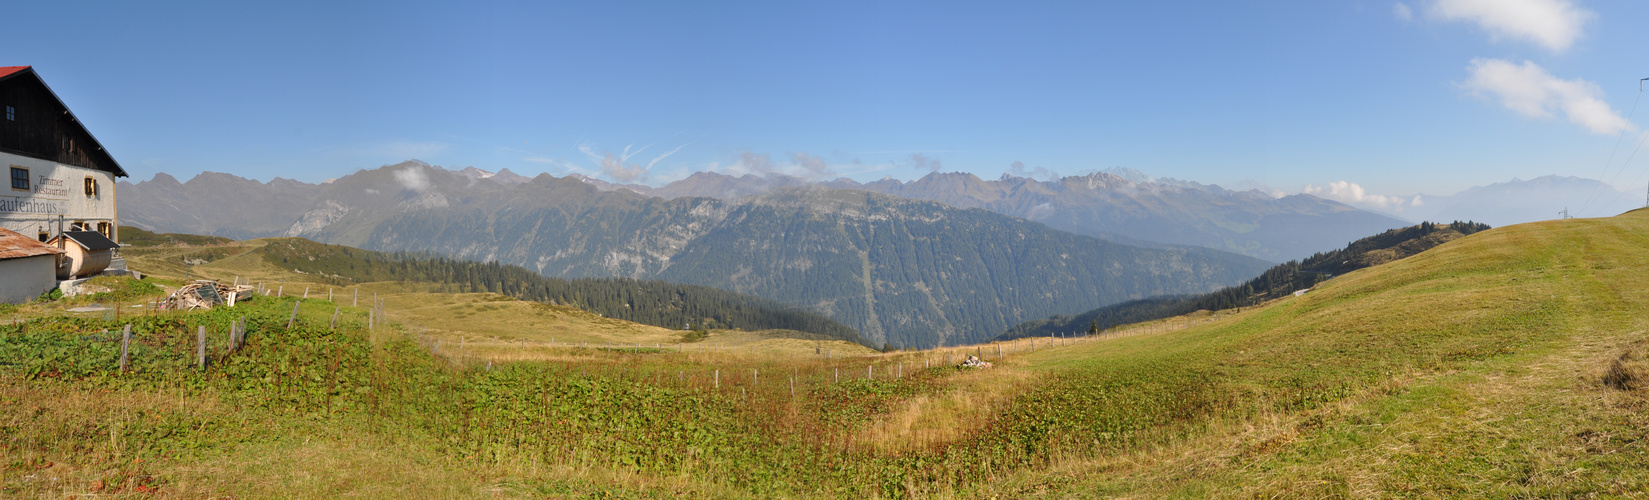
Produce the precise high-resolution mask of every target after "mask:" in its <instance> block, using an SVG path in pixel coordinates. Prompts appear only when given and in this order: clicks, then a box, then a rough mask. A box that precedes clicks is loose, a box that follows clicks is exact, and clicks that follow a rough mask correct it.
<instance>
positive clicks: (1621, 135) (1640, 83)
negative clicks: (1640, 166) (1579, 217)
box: [1578, 78, 1649, 213]
mask: <svg viewBox="0 0 1649 500" xmlns="http://www.w3.org/2000/svg"><path fill="white" fill-rule="evenodd" d="M1644 80H1649V78H1644V79H1643V80H1638V96H1637V97H1636V98H1633V99H1632V110H1631V111H1628V112H1627V113H1626V123H1628V124H1630V123H1632V117H1633V116H1635V115H1637V112H1638V101H1642V100H1643V81H1644ZM1625 138H1626V129H1621V131H1620V133H1619V134H1616V135H1615V147H1614V149H1611V150H1609V159H1608V160H1604V162H1603V174H1602V175H1599V176H1598V179H1597V180H1598V182H1604V184H1603V185H1600V186H1595V187H1593V188H1592V194H1591V195H1590V196H1587V197H1586V202H1585V203H1582V204H1581V205H1580V210H1578V211H1579V212H1580V213H1586V209H1587V208H1590V207H1591V206H1592V202H1593V201H1596V199H1597V197H1598V195H1599V194H1601V193H1602V192H1603V186H1611V187H1613V186H1614V181H1615V179H1610V180H1609V181H1607V182H1605V181H1604V180H1603V179H1604V178H1607V177H1609V165H1610V164H1612V163H1614V162H1615V155H1616V154H1619V153H1620V141H1621V140H1622V139H1625ZM1639 146H1642V144H1639ZM1625 171H1626V164H1624V163H1623V164H1621V166H1620V171H1619V172H1616V173H1615V177H1616V178H1619V177H1620V174H1621V172H1625ZM1633 184H1636V182H1633ZM1617 199H1618V197H1617ZM1611 203H1612V202H1611Z"/></svg>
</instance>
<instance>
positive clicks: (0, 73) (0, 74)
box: [0, 66, 29, 78]
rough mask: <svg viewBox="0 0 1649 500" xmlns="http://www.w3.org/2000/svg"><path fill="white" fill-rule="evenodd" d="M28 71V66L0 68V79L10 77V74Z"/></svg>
mask: <svg viewBox="0 0 1649 500" xmlns="http://www.w3.org/2000/svg"><path fill="white" fill-rule="evenodd" d="M25 69H29V67H28V66H0V78H5V77H7V76H11V74H12V73H16V72H18V71H23V70H25Z"/></svg>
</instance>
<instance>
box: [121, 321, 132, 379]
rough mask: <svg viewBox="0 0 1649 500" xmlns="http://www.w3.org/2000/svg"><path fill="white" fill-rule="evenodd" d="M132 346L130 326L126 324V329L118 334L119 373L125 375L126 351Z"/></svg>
mask: <svg viewBox="0 0 1649 500" xmlns="http://www.w3.org/2000/svg"><path fill="white" fill-rule="evenodd" d="M131 345H132V324H131V323H127V324H126V329H125V330H123V331H121V332H120V373H126V359H127V353H128V352H130V351H129V350H128V349H129V348H130V346H131Z"/></svg>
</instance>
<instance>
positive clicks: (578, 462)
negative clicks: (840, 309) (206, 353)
mask: <svg viewBox="0 0 1649 500" xmlns="http://www.w3.org/2000/svg"><path fill="white" fill-rule="evenodd" d="M145 251H148V252H152V253H150V254H147V255H143V256H136V255H133V254H131V253H129V254H128V258H129V259H132V261H133V267H134V268H138V269H145V270H147V269H146V268H145V266H148V265H151V264H150V262H151V261H146V260H144V259H152V263H153V265H155V266H156V267H155V269H156V271H152V272H155V273H157V274H161V273H166V274H169V275H170V274H171V273H172V272H173V270H171V269H169V268H165V267H164V266H165V265H166V263H168V262H174V261H175V262H182V258H183V257H186V256H187V255H191V254H194V255H199V254H197V252H202V251H203V248H191V247H156V248H155V249H154V250H152V251H151V250H145ZM212 257H213V259H212V260H211V261H210V262H206V263H203V264H200V265H198V266H196V267H195V270H194V271H192V272H195V273H206V274H208V275H214V276H217V277H220V278H223V279H229V278H230V277H231V276H243V277H249V278H251V279H253V280H254V281H268V282H275V281H286V282H288V286H291V284H293V283H299V282H301V281H302V279H301V276H293V275H292V274H291V273H290V272H289V271H288V272H284V273H285V274H283V271H281V270H279V269H272V268H269V267H268V266H266V265H263V264H262V262H261V261H258V262H237V261H236V260H235V259H237V258H239V257H237V255H236V254H235V252H234V251H229V252H224V253H223V254H222V255H214V256H212ZM200 259H202V260H204V259H205V257H200ZM258 266H263V267H258ZM1645 269H1649V211H1638V212H1633V213H1629V214H1626V215H1622V216H1618V217H1613V218H1605V219H1571V220H1562V221H1550V222H1542V223H1534V224H1523V225H1517V226H1510V227H1504V228H1498V229H1493V230H1489V231H1485V232H1482V233H1478V234H1474V235H1472V236H1469V237H1466V238H1461V239H1459V240H1456V241H1453V242H1450V243H1448V244H1445V245H1443V246H1440V247H1438V248H1435V249H1433V250H1429V251H1426V252H1423V253H1420V254H1418V255H1415V256H1412V257H1409V258H1405V259H1402V260H1398V261H1395V262H1391V263H1388V264H1384V265H1381V266H1377V267H1373V268H1368V269H1363V270H1359V271H1355V272H1352V273H1348V274H1346V275H1343V276H1340V277H1337V278H1334V279H1333V280H1330V281H1328V282H1326V283H1323V284H1322V285H1320V286H1318V287H1317V288H1315V289H1314V290H1313V291H1311V292H1310V293H1307V294H1305V295H1303V296H1299V297H1289V298H1284V299H1281V300H1277V301H1274V302H1271V303H1267V304H1265V305H1262V306H1258V307H1252V308H1246V309H1243V310H1240V311H1224V312H1221V313H1220V314H1217V315H1209V314H1207V313H1202V314H1200V315H1193V316H1191V317H1185V318H1175V319H1171V320H1165V321H1161V322H1157V323H1156V324H1153V325H1148V326H1149V328H1144V327H1142V326H1136V327H1133V328H1131V329H1129V330H1127V331H1126V332H1114V333H1113V334H1108V335H1105V336H1102V337H1098V338H1088V339H1082V340H1080V341H1074V342H1073V341H1070V340H1065V341H1055V340H1054V339H1048V338H1040V339H1034V342H1036V348H1035V350H1034V351H1033V350H1032V348H1031V344H1030V342H1032V341H1019V342H1014V343H1008V344H1002V345H1000V346H997V345H992V346H965V347H956V348H951V349H946V350H936V351H923V352H901V353H886V354H872V353H870V352H869V351H868V350H866V351H859V352H854V351H850V350H848V349H845V348H844V349H842V350H832V352H831V354H830V356H828V357H826V356H823V355H820V354H815V352H822V351H825V350H827V349H826V348H824V347H822V345H821V343H820V342H819V341H815V340H809V339H805V338H793V337H792V338H786V337H783V336H782V333H774V332H731V331H713V332H710V333H709V334H708V335H706V336H704V337H703V338H686V337H684V336H683V335H682V334H683V333H684V332H680V331H675V330H669V329H663V328H655V327H644V328H643V327H641V326H642V325H634V326H626V325H620V324H612V321H613V320H609V319H606V318H600V317H599V316H596V317H590V315H589V314H588V313H582V314H583V315H581V311H577V310H569V309H565V308H559V307H558V306H541V305H535V304H528V303H521V302H516V301H511V300H500V299H502V297H499V296H496V295H489V294H437V293H434V292H432V291H430V290H424V289H419V288H418V285H412V284H398V283H380V284H369V285H363V286H362V287H361V290H363V294H364V293H366V292H367V291H370V292H373V293H377V294H380V296H382V297H384V298H385V301H386V308H387V310H388V314H389V318H390V320H391V321H390V324H389V325H388V326H381V327H379V328H372V329H369V328H367V326H366V314H367V313H366V308H365V305H366V302H367V301H365V300H363V301H362V307H351V301H350V300H349V299H346V298H345V296H344V294H342V293H340V292H338V291H336V290H335V291H334V296H333V300H332V301H328V300H327V299H326V298H325V297H324V296H318V295H319V294H318V293H317V292H316V291H315V290H311V291H310V294H311V298H310V299H309V300H306V301H304V302H303V304H304V305H303V306H301V308H300V313H299V315H300V319H299V320H298V321H297V322H296V325H295V326H293V327H291V328H288V327H287V319H288V316H287V315H288V314H290V312H291V311H292V309H293V303H294V301H295V300H296V299H295V298H294V297H292V294H293V293H301V292H294V291H293V290H291V289H287V290H286V292H285V293H286V295H287V296H286V297H281V298H274V297H261V298H258V299H255V300H253V301H251V302H248V303H246V304H243V305H241V306H238V307H236V308H233V309H219V310H214V311H209V312H195V313H159V314H147V315H129V316H127V317H122V318H119V319H115V318H106V317H102V316H97V317H70V316H68V315H61V314H50V313H49V312H50V311H48V310H46V309H44V307H45V306H28V307H26V308H20V309H17V310H15V311H12V312H13V313H14V315H15V316H20V317H23V318H27V319H28V320H27V321H26V322H24V323H22V324H4V323H0V436H3V438H0V495H3V496H8V497H25V498H33V497H39V498H46V497H52V498H57V497H63V496H70V495H89V494H100V495H114V496H121V495H126V496H139V495H150V494H159V495H167V496H178V497H196V496H214V497H222V496H233V497H331V496H343V495H352V496H372V497H382V496H395V497H413V498H425V497H427V498H453V497H551V498H583V497H597V498H615V497H616V498H655V497H680V496H692V497H728V498H769V497H795V498H813V497H822V498H840V497H853V498H878V497H893V498H899V497H924V498H926V497H934V498H953V497H968V498H1083V497H1095V498H1098V497H1141V498H1157V497H1256V496H1265V497H1279V496H1280V497H1573V496H1593V495H1602V496H1633V495H1637V494H1641V493H1639V492H1641V491H1645V490H1649V450H1645V442H1646V438H1649V436H1646V432H1649V430H1646V429H1649V425H1646V424H1649V411H1646V410H1649V405H1646V400H1645V396H1646V395H1649V392H1646V391H1649V362H1646V361H1645V357H1646V356H1649V336H1646V335H1645V332H1646V331H1649V314H1646V313H1649V276H1644V274H1645V273H1644V272H1643V270H1645ZM177 271H181V267H180V268H179V269H177ZM213 273H239V274H226V275H218V274H213ZM178 275H181V273H178ZM157 281H164V280H157ZM350 290H351V292H353V289H350ZM137 293H141V292H137ZM426 295H427V296H426ZM352 296H353V295H350V297H352ZM136 300H140V299H136ZM335 310H341V311H342V321H341V322H340V324H339V326H338V328H337V329H336V330H334V329H332V328H331V325H330V320H331V317H332V314H333V312H334V311H335ZM243 316H244V317H245V318H247V321H248V323H249V324H250V327H251V328H250V330H251V334H250V335H249V336H248V342H247V344H246V346H245V347H244V348H243V349H241V350H240V351H237V352H233V353H231V352H228V351H227V345H226V343H222V342H220V341H222V340H224V339H223V337H222V335H223V332H225V331H226V330H225V327H226V326H227V325H228V323H229V322H230V321H233V320H236V319H239V318H241V317H243ZM126 323H132V324H133V325H134V332H135V333H134V345H137V346H138V347H137V348H135V349H134V356H133V359H134V364H133V368H134V369H133V371H131V372H129V373H118V372H116V371H115V369H114V367H115V365H116V363H117V362H118V361H117V360H118V356H119V354H118V342H116V341H115V339H116V338H117V335H113V334H111V333H108V332H111V331H114V330H115V329H116V328H118V327H119V326H120V325H123V324H126ZM631 325H633V324H631ZM199 326H207V327H208V329H209V330H210V331H211V332H213V336H212V337H211V342H219V343H216V344H210V347H212V351H211V357H212V363H211V364H210V365H209V366H208V367H207V368H206V369H205V370H199V369H196V368H194V367H193V366H194V365H193V363H194V344H193V342H194V336H193V333H192V332H194V331H195V330H194V329H195V328H198V327H199ZM563 335H565V337H563ZM551 338H553V339H554V341H555V342H556V343H557V345H556V347H553V348H552V347H550V346H549V344H548V342H549V341H550V339H551ZM574 342H581V343H582V344H573V343H574ZM563 343H565V344H563ZM453 344H459V345H456V346H455V345H453ZM694 347H701V348H700V349H698V350H694ZM718 347H719V348H718ZM997 348H1001V349H1003V351H1002V352H1003V354H1004V355H1005V356H1003V357H998V356H997V355H996V354H995V353H996V349H997ZM968 353H981V354H985V357H986V358H987V359H989V360H991V361H993V362H995V363H996V366H995V367H993V368H990V369H958V368H954V367H952V366H951V365H953V364H954V363H956V362H958V361H960V358H961V357H962V356H964V355H965V354H968Z"/></svg>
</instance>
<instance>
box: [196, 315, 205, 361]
mask: <svg viewBox="0 0 1649 500" xmlns="http://www.w3.org/2000/svg"><path fill="white" fill-rule="evenodd" d="M195 359H196V361H198V362H199V363H200V369H201V370H203V371H204V370H206V326H204V325H202V326H201V327H200V330H199V333H198V334H197V335H196V342H195Z"/></svg>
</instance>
